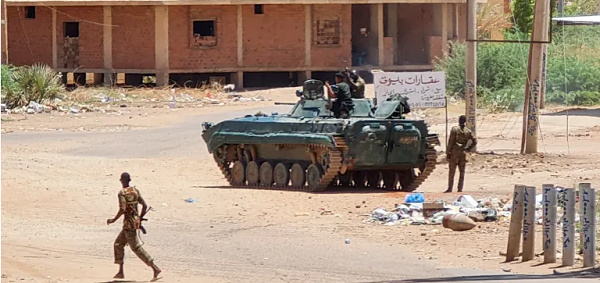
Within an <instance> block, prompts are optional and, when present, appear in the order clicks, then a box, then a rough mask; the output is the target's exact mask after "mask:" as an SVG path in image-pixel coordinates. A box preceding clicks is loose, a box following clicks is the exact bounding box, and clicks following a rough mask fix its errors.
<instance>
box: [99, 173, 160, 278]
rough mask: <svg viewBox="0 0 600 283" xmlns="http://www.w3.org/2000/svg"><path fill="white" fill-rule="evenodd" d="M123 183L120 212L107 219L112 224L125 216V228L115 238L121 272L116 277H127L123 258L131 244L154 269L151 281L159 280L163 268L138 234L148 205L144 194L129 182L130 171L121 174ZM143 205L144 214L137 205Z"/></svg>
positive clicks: (136, 252) (138, 254)
mask: <svg viewBox="0 0 600 283" xmlns="http://www.w3.org/2000/svg"><path fill="white" fill-rule="evenodd" d="M120 181H121V184H122V185H123V189H122V190H121V191H119V194H118V197H119V212H118V213H117V215H116V216H115V217H114V218H112V219H107V220H106V224H111V223H114V222H115V221H117V220H118V219H119V218H120V217H121V215H124V218H123V229H122V230H121V233H119V236H117V239H116V240H115V264H118V265H119V272H118V273H117V274H116V275H115V277H114V278H119V279H122V278H125V275H124V273H123V258H124V257H125V246H126V245H127V244H129V247H131V250H133V252H134V253H135V254H136V255H137V256H138V257H139V258H140V259H141V260H142V261H143V262H144V263H145V264H146V265H148V266H150V267H151V268H152V271H154V278H153V279H152V280H151V281H156V280H158V279H159V278H158V274H159V273H160V272H161V270H160V269H159V268H158V267H157V266H156V265H155V264H154V260H153V259H152V257H151V256H150V255H149V254H148V253H147V252H146V251H145V250H144V248H142V245H141V243H140V240H139V237H138V235H137V231H138V229H140V226H141V225H140V224H141V218H142V217H143V216H144V215H145V214H146V212H147V209H148V206H147V205H146V202H145V201H144V199H143V198H142V195H141V194H140V192H139V191H138V189H136V188H133V187H130V186H129V182H130V181H131V177H130V176H129V173H123V174H121V179H120ZM138 203H139V204H141V205H142V214H141V215H139V214H138V208H137V205H138Z"/></svg>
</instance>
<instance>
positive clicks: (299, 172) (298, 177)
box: [290, 163, 305, 189]
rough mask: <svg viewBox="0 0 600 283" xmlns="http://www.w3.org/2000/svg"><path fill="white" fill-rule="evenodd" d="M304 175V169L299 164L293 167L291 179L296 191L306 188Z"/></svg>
mask: <svg viewBox="0 0 600 283" xmlns="http://www.w3.org/2000/svg"><path fill="white" fill-rule="evenodd" d="M304 174H305V173H304V168H302V165H300V164H298V163H296V164H294V165H292V172H291V174H290V179H291V180H292V187H293V188H294V189H301V188H302V187H304V183H305V179H304Z"/></svg>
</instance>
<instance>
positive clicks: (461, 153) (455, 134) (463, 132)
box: [447, 126, 477, 192]
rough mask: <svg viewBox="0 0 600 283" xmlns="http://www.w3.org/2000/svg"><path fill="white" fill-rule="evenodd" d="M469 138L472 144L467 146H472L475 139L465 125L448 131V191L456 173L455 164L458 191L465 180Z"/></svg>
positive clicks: (475, 141) (475, 142)
mask: <svg viewBox="0 0 600 283" xmlns="http://www.w3.org/2000/svg"><path fill="white" fill-rule="evenodd" d="M469 140H471V141H472V144H471V145H469V146H468V148H472V147H474V146H475V145H476V144H477V140H476V139H475V137H473V134H472V133H471V130H469V129H468V128H467V127H460V126H455V127H453V128H452V130H451V131H450V138H449V139H448V149H447V152H448V153H447V154H448V164H449V169H450V172H449V174H448V191H452V187H453V186H454V174H455V173H456V166H458V170H459V172H460V173H459V179H458V191H459V192H462V190H463V185H464V181H465V165H466V163H467V156H466V152H465V151H466V150H467V149H468V148H467V142H468V141H469Z"/></svg>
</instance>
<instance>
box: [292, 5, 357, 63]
mask: <svg viewBox="0 0 600 283" xmlns="http://www.w3.org/2000/svg"><path fill="white" fill-rule="evenodd" d="M312 18H313V21H312V22H313V23H312V25H313V30H312V36H313V45H312V52H311V61H312V62H311V63H312V66H315V67H340V68H342V67H343V66H351V65H352V53H351V52H352V6H351V5H313V15H312ZM330 18H338V19H339V20H340V25H341V26H340V33H341V38H340V44H339V45H337V46H317V45H315V42H314V37H315V32H316V28H315V26H316V23H317V20H318V19H330ZM303 50H304V49H303Z"/></svg>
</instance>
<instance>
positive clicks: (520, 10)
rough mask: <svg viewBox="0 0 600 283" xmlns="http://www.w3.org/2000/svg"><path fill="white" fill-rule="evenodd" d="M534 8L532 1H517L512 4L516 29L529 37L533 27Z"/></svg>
mask: <svg viewBox="0 0 600 283" xmlns="http://www.w3.org/2000/svg"><path fill="white" fill-rule="evenodd" d="M533 7H534V2H533V1H531V0H515V1H512V3H511V10H512V14H513V15H514V17H513V22H514V24H515V28H516V29H517V30H518V31H520V32H522V33H525V34H528V35H529V34H531V29H532V27H533V10H534V9H533Z"/></svg>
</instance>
